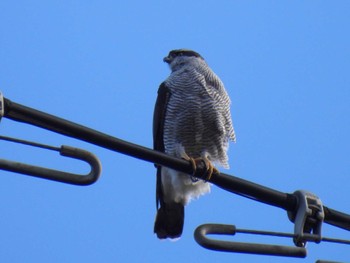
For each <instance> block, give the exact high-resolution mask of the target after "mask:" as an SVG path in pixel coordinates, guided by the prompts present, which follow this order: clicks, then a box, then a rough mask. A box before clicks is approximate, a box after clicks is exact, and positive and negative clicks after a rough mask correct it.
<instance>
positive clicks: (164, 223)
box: [154, 202, 185, 239]
mask: <svg viewBox="0 0 350 263" xmlns="http://www.w3.org/2000/svg"><path fill="white" fill-rule="evenodd" d="M184 218H185V208H184V206H183V205H182V204H179V203H169V204H167V203H165V202H163V203H162V204H161V206H160V208H159V209H158V211H157V216H156V221H155V223H154V233H156V234H157V237H158V238H160V239H164V238H178V237H180V236H181V234H182V230H183V226H184Z"/></svg>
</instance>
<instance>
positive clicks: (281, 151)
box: [0, 1, 350, 262]
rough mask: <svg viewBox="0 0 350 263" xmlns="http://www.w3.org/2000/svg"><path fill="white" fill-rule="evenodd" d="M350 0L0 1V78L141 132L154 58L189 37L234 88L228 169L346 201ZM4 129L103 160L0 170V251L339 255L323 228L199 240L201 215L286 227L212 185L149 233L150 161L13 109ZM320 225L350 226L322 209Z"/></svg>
mask: <svg viewBox="0 0 350 263" xmlns="http://www.w3.org/2000/svg"><path fill="white" fill-rule="evenodd" d="M349 10H350V3H349V2H348V1H336V2H331V1H215V2H214V1H191V2H189V1H167V2H165V1H124V2H120V1H119V2H118V1H30V2H29V1H1V2H0V47H1V48H0V57H1V63H0V89H1V91H2V92H3V94H4V96H5V97H6V98H8V99H10V100H12V101H15V102H17V103H21V104H23V105H26V106H29V107H33V108H35V109H39V110H42V111H45V112H48V113H50V114H54V115H57V116H59V117H62V118H66V119H68V120H71V121H74V122H77V123H80V124H82V125H85V126H88V127H91V128H93V129H97V130H99V131H102V132H105V133H108V134H110V135H113V136H116V137H118V138H121V139H124V140H128V141H131V142H134V143H137V144H140V145H143V146H146V147H151V146H152V131H151V130H152V114H153V107H154V103H155V99H156V92H157V89H158V86H159V84H160V83H161V82H162V81H163V80H164V79H165V78H166V77H167V76H168V74H169V69H168V68H167V65H166V64H164V63H163V62H162V58H163V57H164V56H165V55H166V54H167V53H168V52H169V50H171V49H177V48H190V49H194V50H196V51H198V52H199V53H200V54H201V55H202V56H203V57H204V58H205V59H206V60H207V62H208V64H209V65H210V66H211V67H212V69H213V70H214V71H215V72H216V73H217V74H218V75H219V76H220V78H221V79H222V80H223V82H224V84H225V86H226V89H227V91H228V93H229V94H230V97H231V100H232V118H233V122H234V126H235V129H236V133H237V143H236V144H232V145H231V146H230V150H229V156H230V166H231V169H230V170H228V171H225V172H226V173H229V174H234V175H235V176H238V177H242V178H245V179H247V180H251V181H254V182H256V183H259V184H263V185H266V186H268V187H271V188H275V189H278V190H280V191H283V192H289V193H291V192H294V191H295V190H298V189H306V190H309V191H312V192H313V193H315V194H317V195H318V196H319V197H320V198H321V199H322V200H323V202H324V204H325V205H326V206H328V207H331V208H334V209H336V210H340V211H343V212H346V213H350V205H349V204H350V203H349V201H348V199H349V195H348V193H349V183H348V180H349V175H350V162H349V156H350V151H349V149H350V140H349V134H350V123H349V115H350V106H349V99H350V89H349V86H350V74H349V68H350V37H349V33H348V26H349V23H350V16H349ZM0 130H1V132H0V134H1V135H7V136H13V137H19V138H22V139H27V140H34V141H38V142H41V143H47V144H52V145H57V146H59V145H62V144H68V145H72V146H75V147H80V148H83V149H86V150H89V151H91V152H93V153H95V154H96V155H97V156H98V157H99V158H100V160H101V162H102V166H103V173H102V177H101V179H100V180H99V181H98V182H97V183H96V184H94V185H91V186H87V187H77V186H71V185H66V184H61V183H55V182H51V181H46V180H41V179H37V178H31V177H26V176H22V175H17V174H12V173H9V172H4V171H1V172H0V173H1V176H2V184H1V185H2V186H1V191H0V198H1V200H2V202H1V203H2V205H1V207H2V211H1V217H0V226H1V235H0V244H1V246H0V259H1V261H2V262H97V261H98V262H164V261H166V262H184V261H186V262H219V261H221V262H315V261H316V260H317V259H328V260H334V261H336V260H338V261H346V260H347V261H349V260H350V250H349V247H348V246H344V245H333V244H328V243H321V244H319V245H315V244H311V243H310V244H308V257H307V258H306V259H304V260H302V259H290V258H280V257H268V256H255V255H244V254H230V253H219V252H213V251H209V250H205V249H203V248H202V247H200V246H199V245H197V244H196V242H195V241H194V239H193V231H194V229H195V228H196V227H197V226H198V225H200V224H203V223H209V222H216V223H226V224H234V225H236V226H237V227H238V228H249V229H261V230H262V229H264V230H271V231H282V232H291V231H292V230H293V225H292V224H291V223H290V222H289V221H288V219H287V215H286V213H285V212H284V211H282V210H279V209H277V208H274V207H270V206H267V205H263V204H260V203H256V202H253V201H251V200H248V199H245V198H242V197H240V196H235V195H233V194H230V193H228V192H225V191H223V190H220V189H219V188H217V187H216V186H213V187H212V192H211V194H209V195H206V196H204V197H202V198H200V199H199V200H196V201H193V202H192V203H190V205H189V206H188V207H187V208H186V219H185V220H186V221H185V229H184V233H183V236H182V238H181V239H180V240H178V241H177V242H169V241H159V240H158V239H157V238H156V237H155V235H154V234H153V222H154V216H155V212H156V208H155V169H154V166H153V165H152V164H150V163H146V162H143V161H139V160H137V159H134V158H131V157H127V156H124V155H121V154H119V153H115V152H112V151H109V150H105V149H103V148H99V147H97V146H94V145H90V144H87V143H84V142H81V141H78V140H74V139H71V138H67V137H64V136H62V135H58V134H54V133H51V132H48V131H46V130H41V129H39V128H35V127H32V126H29V125H24V124H20V123H16V122H14V121H11V120H9V119H3V120H2V121H1V126H0ZM0 147H1V149H3V151H2V154H1V158H5V159H10V160H17V161H21V162H26V163H31V164H37V165H46V166H49V167H52V168H56V169H62V170H69V171H74V172H81V171H83V172H84V171H87V167H86V165H82V164H80V163H79V162H77V161H72V160H66V159H64V158H63V157H57V155H56V154H55V153H51V152H46V151H43V150H38V149H33V148H30V147H26V146H19V145H13V144H10V143H8V142H0ZM323 232H324V235H325V236H328V237H338V238H347V239H349V238H350V235H349V232H347V231H343V230H340V229H337V228H335V227H331V226H328V225H325V226H324V228H323ZM240 238H243V237H240ZM244 238H246V237H244ZM238 239H239V237H237V239H234V240H238ZM246 240H247V241H250V242H257V241H260V242H270V243H282V244H289V245H292V242H291V241H290V240H280V239H277V240H276V239H271V240H270V239H267V238H258V237H250V238H249V239H247V238H246Z"/></svg>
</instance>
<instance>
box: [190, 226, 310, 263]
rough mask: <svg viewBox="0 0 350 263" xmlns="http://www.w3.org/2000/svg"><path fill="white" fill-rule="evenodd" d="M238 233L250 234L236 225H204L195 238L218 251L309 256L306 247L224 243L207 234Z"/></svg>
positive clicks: (259, 232) (253, 232)
mask: <svg viewBox="0 0 350 263" xmlns="http://www.w3.org/2000/svg"><path fill="white" fill-rule="evenodd" d="M236 233H249V231H246V230H241V229H236V227H235V226H234V225H222V224H204V225H201V226H199V227H197V228H196V230H195V232H194V238H195V240H196V241H197V243H198V244H200V245H201V246H202V247H204V248H207V249H211V250H216V251H224V252H236V253H247V254H259V255H270V256H284V257H298V258H305V257H306V254H307V252H306V249H305V248H304V247H293V246H280V245H269V244H257V243H244V242H232V241H223V240H215V239H210V238H208V237H207V236H206V235H207V234H216V235H235V234H236ZM250 233H251V234H263V235H270V234H269V233H267V232H264V231H250Z"/></svg>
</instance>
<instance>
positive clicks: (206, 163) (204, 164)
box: [177, 145, 220, 182]
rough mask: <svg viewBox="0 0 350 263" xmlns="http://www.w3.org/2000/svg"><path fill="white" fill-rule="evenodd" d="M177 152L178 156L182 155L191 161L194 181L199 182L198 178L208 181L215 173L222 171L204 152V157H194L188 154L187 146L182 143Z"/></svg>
mask: <svg viewBox="0 0 350 263" xmlns="http://www.w3.org/2000/svg"><path fill="white" fill-rule="evenodd" d="M177 154H178V156H181V158H182V159H184V160H186V161H189V162H191V166H192V171H193V173H192V175H191V180H192V181H193V182H198V178H200V179H203V180H204V181H206V182H207V181H209V180H210V179H211V177H212V175H213V173H215V174H219V173H220V172H219V171H218V170H217V169H216V168H215V167H214V165H213V164H212V162H211V161H210V160H209V159H208V157H207V156H206V154H202V157H197V158H192V157H190V156H188V155H187V153H186V152H185V148H184V147H183V146H182V145H179V146H178V147H177Z"/></svg>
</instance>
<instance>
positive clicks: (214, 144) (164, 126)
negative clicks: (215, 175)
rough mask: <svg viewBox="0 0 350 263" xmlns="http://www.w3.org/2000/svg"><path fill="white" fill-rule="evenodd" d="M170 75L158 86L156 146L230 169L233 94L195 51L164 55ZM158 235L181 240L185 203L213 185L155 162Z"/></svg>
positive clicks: (179, 155) (184, 50) (155, 128)
mask: <svg viewBox="0 0 350 263" xmlns="http://www.w3.org/2000/svg"><path fill="white" fill-rule="evenodd" d="M164 62H166V63H168V64H169V66H170V69H171V74H170V76H169V77H168V78H167V79H166V80H165V81H164V82H163V83H162V84H161V85H160V87H159V90H158V97H157V101H156V105H155V109H154V117H153V141H154V149H155V150H158V151H162V152H165V153H166V154H169V155H172V156H175V157H179V158H184V159H186V160H194V159H197V158H202V159H203V160H204V161H205V162H206V164H208V169H209V168H211V171H212V169H213V164H212V163H214V164H217V165H221V166H222V167H224V168H229V164H228V157H227V150H228V143H229V140H232V141H235V132H234V129H233V126H232V121H231V113H230V103H231V102H230V98H229V97H228V95H227V93H226V90H225V88H224V85H223V83H222V82H221V80H220V79H219V78H218V76H217V75H216V74H215V73H214V72H213V71H212V70H211V69H210V68H209V66H208V65H207V63H206V62H205V60H204V59H203V58H202V56H201V55H199V54H198V53H197V52H195V51H192V50H187V49H179V50H173V51H170V52H169V55H168V56H166V57H165V58H164ZM156 167H157V185H156V199H157V208H158V211H157V216H156V220H155V225H154V232H155V233H156V234H157V236H158V238H160V239H164V238H178V237H180V236H181V234H182V230H183V224H184V206H185V205H186V204H187V203H188V202H189V201H190V200H191V199H193V198H197V197H199V196H200V195H203V194H205V193H208V192H209V191H210V185H209V184H208V183H207V182H205V181H203V180H195V179H194V178H193V177H191V176H190V175H188V174H184V173H181V172H178V171H176V170H173V169H170V168H167V167H162V166H159V165H157V166H156Z"/></svg>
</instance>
